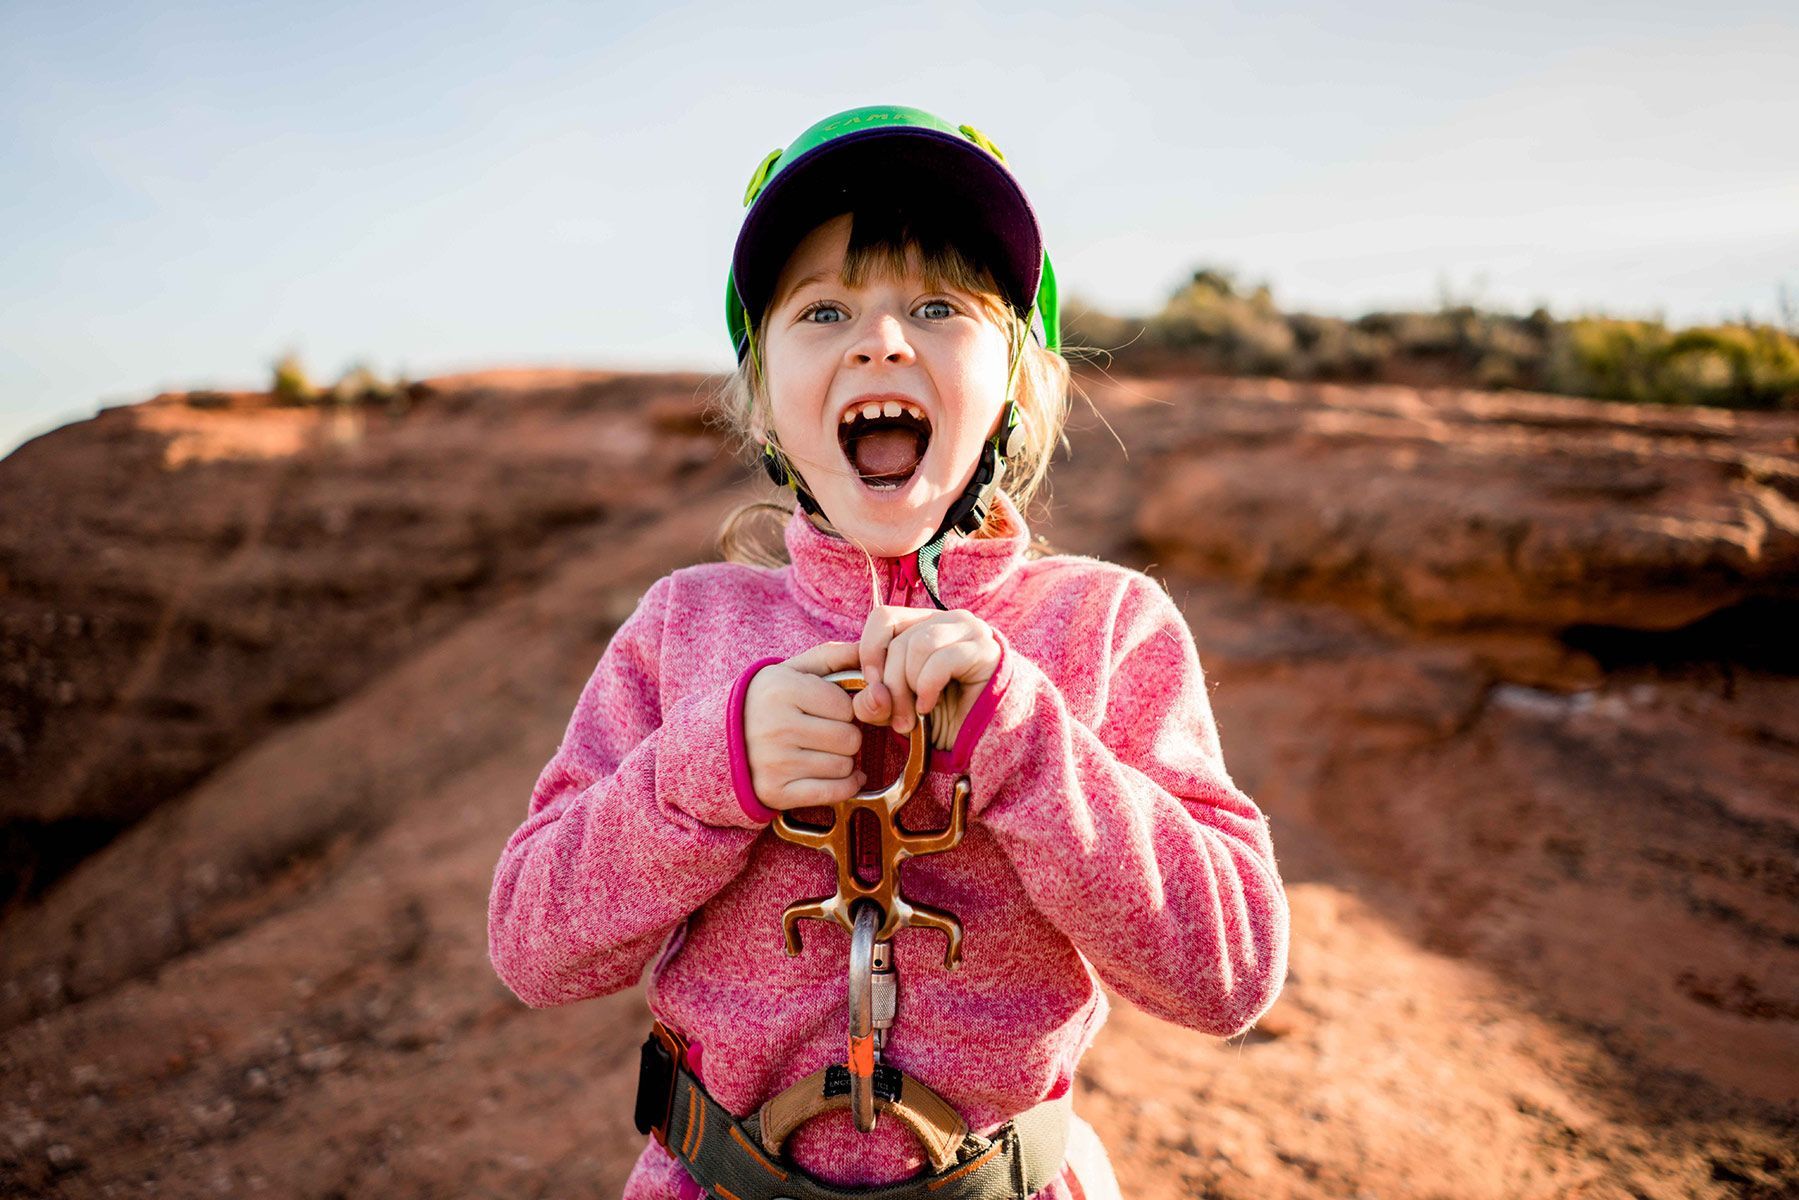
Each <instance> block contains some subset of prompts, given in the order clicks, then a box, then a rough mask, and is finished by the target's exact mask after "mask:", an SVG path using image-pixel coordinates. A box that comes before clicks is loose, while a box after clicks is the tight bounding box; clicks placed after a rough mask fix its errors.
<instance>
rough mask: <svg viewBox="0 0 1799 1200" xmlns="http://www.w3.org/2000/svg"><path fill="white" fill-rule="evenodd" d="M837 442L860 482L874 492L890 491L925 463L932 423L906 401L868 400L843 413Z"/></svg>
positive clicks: (888, 398)
mask: <svg viewBox="0 0 1799 1200" xmlns="http://www.w3.org/2000/svg"><path fill="white" fill-rule="evenodd" d="M837 443H838V445H840V446H842V447H843V456H844V458H846V459H848V460H849V463H850V466H852V467H854V468H855V469H856V474H857V476H859V477H860V478H861V480H862V482H863V483H865V484H867V485H868V486H869V487H871V488H874V489H876V490H877V491H892V490H894V489H896V488H901V487H904V486H905V485H906V482H907V481H908V480H910V479H911V478H912V476H913V475H915V474H917V472H918V467H919V464H920V463H922V462H924V452H925V448H926V447H927V446H929V445H930V444H931V422H930V420H929V419H928V418H927V417H926V416H925V414H924V410H923V409H922V408H919V407H918V406H917V405H915V404H913V403H912V402H911V401H909V400H902V399H898V398H892V397H885V398H882V399H879V400H868V401H866V402H864V403H861V404H852V405H851V406H850V407H849V408H848V409H847V410H846V411H845V412H844V414H843V419H842V420H841V421H839V422H838V424H837Z"/></svg>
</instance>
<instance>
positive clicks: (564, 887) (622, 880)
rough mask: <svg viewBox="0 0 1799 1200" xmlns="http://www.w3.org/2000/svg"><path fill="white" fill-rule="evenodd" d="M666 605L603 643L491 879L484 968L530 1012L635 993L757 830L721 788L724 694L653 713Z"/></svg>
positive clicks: (730, 873) (654, 600)
mask: <svg viewBox="0 0 1799 1200" xmlns="http://www.w3.org/2000/svg"><path fill="white" fill-rule="evenodd" d="M672 591H673V581H672V579H671V578H668V577H665V578H663V579H661V580H659V581H657V583H656V584H655V585H654V586H652V587H651V588H650V590H649V591H648V592H647V593H646V594H645V595H644V598H643V600H642V601H641V602H640V603H639V604H638V606H637V610H636V611H635V612H633V613H632V614H631V617H630V618H629V619H628V620H627V621H626V622H625V623H624V624H623V625H621V626H620V627H619V629H618V632H617V633H616V634H614V635H613V638H612V641H611V642H610V643H609V644H608V645H607V647H606V650H605V653H604V654H603V655H602V656H601V658H600V662H599V666H598V667H597V668H596V669H595V670H594V673H593V676H592V678H591V679H589V680H588V681H587V686H586V687H585V688H584V689H583V690H582V692H581V699H580V702H579V703H578V704H576V706H575V712H574V715H573V717H572V718H570V720H569V724H568V731H567V732H566V733H565V734H564V735H563V738H562V744H561V746H560V747H559V748H558V749H557V751H556V754H555V756H554V757H552V758H551V759H550V761H549V764H548V765H547V766H545V767H544V769H543V772H542V774H541V775H540V776H539V777H538V780H537V785H536V787H535V788H534V789H533V790H532V793H531V804H530V809H529V813H528V815H527V816H526V818H525V822H524V824H522V825H520V826H519V828H518V830H517V832H515V833H514V834H513V835H512V837H511V838H510V839H509V840H508V841H507V843H506V848H505V850H504V851H502V852H501V855H500V862H499V866H498V867H497V868H496V869H495V871H494V881H493V892H492V895H491V896H490V897H489V900H488V910H487V944H488V955H489V957H490V958H491V959H492V961H493V966H494V970H495V971H496V972H498V974H499V976H500V978H501V980H502V981H504V982H505V984H506V986H507V987H509V988H511V989H512V991H513V992H514V993H516V994H517V996H518V997H519V999H521V1000H523V1001H524V1002H525V1003H526V1004H528V1005H530V1006H531V1007H533V1008H545V1007H548V1006H550V1005H555V1004H566V1003H568V1002H570V1001H573V1000H581V999H586V998H588V997H592V996H604V995H607V994H608V993H611V992H616V991H619V990H621V989H623V988H626V987H629V986H630V985H631V984H633V983H635V982H636V981H637V979H638V978H639V977H640V976H641V975H642V973H643V969H644V967H645V965H646V964H647V963H648V962H649V960H650V958H651V956H652V955H654V954H655V952H656V951H657V949H658V948H659V947H660V946H661V945H662V943H663V942H664V940H665V939H666V938H667V937H668V936H669V934H670V933H672V932H673V931H674V929H675V927H676V926H677V925H679V924H680V923H681V921H682V920H683V919H685V918H686V917H687V915H688V914H689V913H691V912H693V911H694V910H695V909H696V908H698V907H699V906H700V905H702V904H704V903H705V902H706V901H707V900H708V899H709V898H711V897H712V895H713V894H714V893H716V892H717V891H718V890H719V889H720V888H722V887H723V886H724V885H725V884H727V883H728V882H730V881H731V879H732V878H734V877H735V876H736V875H737V874H738V872H739V871H741V870H742V869H743V866H744V864H745V862H746V861H747V860H748V857H749V851H750V846H751V844H752V843H753V842H754V841H755V839H756V835H757V833H758V832H759V831H760V829H761V828H762V826H761V825H760V824H759V823H758V822H756V821H755V820H754V819H753V818H751V817H750V816H749V815H748V814H747V813H745V812H744V811H743V809H742V807H741V806H740V805H739V803H738V801H737V797H736V794H735V792H734V791H733V788H732V777H731V763H730V758H729V751H728V746H727V736H726V715H727V714H726V705H727V701H728V699H729V696H730V690H731V689H730V685H729V684H725V685H722V686H719V687H716V688H712V689H709V690H701V691H697V692H695V693H694V694H691V695H687V696H684V697H682V698H681V699H680V700H679V702H677V703H674V704H672V705H671V706H670V707H668V708H667V709H666V710H664V708H663V702H664V689H663V687H662V680H661V645H662V630H663V626H664V622H665V617H666V613H667V608H668V604H669V600H670V596H671V593H672Z"/></svg>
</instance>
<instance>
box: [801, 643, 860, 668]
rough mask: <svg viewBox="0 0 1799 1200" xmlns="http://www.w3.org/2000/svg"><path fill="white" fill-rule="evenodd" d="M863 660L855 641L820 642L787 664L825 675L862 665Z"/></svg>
mask: <svg viewBox="0 0 1799 1200" xmlns="http://www.w3.org/2000/svg"><path fill="white" fill-rule="evenodd" d="M861 662H862V660H861V657H860V652H859V650H858V648H857V645H856V643H855V642H820V643H819V644H818V645H816V646H814V647H812V648H811V649H810V650H804V651H801V652H800V653H798V654H796V655H794V656H793V657H792V658H790V659H788V660H787V662H786V664H785V665H786V666H789V667H792V668H793V669H794V670H796V671H804V672H806V674H808V675H819V676H824V675H829V674H831V673H832V672H835V671H847V670H849V669H850V668H851V667H855V666H860V665H861Z"/></svg>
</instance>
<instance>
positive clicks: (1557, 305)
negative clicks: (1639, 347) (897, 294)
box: [0, 0, 1799, 453]
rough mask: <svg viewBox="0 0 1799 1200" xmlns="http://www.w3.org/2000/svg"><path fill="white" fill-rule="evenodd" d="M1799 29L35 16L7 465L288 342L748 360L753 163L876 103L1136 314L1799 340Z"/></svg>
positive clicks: (296, 10) (1753, 18) (1414, 8)
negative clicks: (1625, 324) (1750, 323)
mask: <svg viewBox="0 0 1799 1200" xmlns="http://www.w3.org/2000/svg"><path fill="white" fill-rule="evenodd" d="M1570 8H1572V9H1573V11H1572V12H1571V11H1569V9H1570ZM1795 13H1799V9H1796V8H1795V7H1794V6H1793V5H1791V4H1790V3H1787V4H1781V3H1738V2H1734V0H1723V2H1720V3H1710V4H1703V5H1691V4H1673V3H1665V2H1661V0H1645V2H1642V3H1588V4H1584V5H1576V6H1568V5H1565V4H1561V3H1557V4H1550V3H1529V2H1523V3H1507V4H1492V5H1474V4H1422V3H1395V2H1391V0H1369V2H1368V3H1366V4H1363V5H1358V6H1349V5H1341V4H1324V3H1319V2H1313V3H1306V4H1291V5H1278V4H1259V5H1254V6H1251V5H1242V6H1236V5H1229V6H1227V5H1221V4H1210V3H1181V4H1136V5H1133V6H1130V7H1126V8H1119V9H1114V10H1111V11H1108V12H1089V11H1083V10H1080V9H1076V8H1073V7H1071V6H1067V5H1063V4H1057V3H1045V4H1034V5H1019V6H1016V7H1010V8H1000V7H998V6H975V5H969V4H938V3H922V2H921V3H916V4H911V5H906V6H894V7H889V6H886V5H877V4H857V5H840V6H821V5H811V6H803V7H795V8H789V7H786V6H772V5H766V4H764V5H744V4H734V5H727V4H723V3H705V4H691V5H681V4H671V5H667V6H665V7H660V8H658V7H653V6H649V5H643V6H637V8H636V9H634V10H631V11H624V12H622V13H621V11H619V10H618V9H617V8H616V7H615V6H612V5H604V6H602V5H599V4H595V3H592V2H588V3H563V4H556V3H537V2H534V0H513V2H511V3H505V4H499V3H496V4H451V3H431V4H426V3H409V2H384V0H368V2H365V3H358V4H336V3H313V4H308V5H295V4H281V5H272V4H255V3H245V2H244V0H235V2H233V3H207V4H109V3H104V2H95V3H82V4H68V3H31V4H20V3H15V2H13V0H0V267H3V270H0V453H4V452H6V451H8V450H10V449H12V448H13V447H14V446H16V445H17V444H18V443H19V442H20V441H22V440H24V439H25V438H27V437H30V436H33V435H35V434H37V433H40V432H43V431H44V430H46V429H49V428H52V427H54V426H55V425H57V424H60V423H62V422H64V421H68V420H72V419H77V418H80V417H83V416H87V415H89V414H91V413H92V412H93V411H94V410H95V408H96V407H97V406H98V405H100V404H103V403H120V402H124V401H129V400H135V399H141V398H143V397H146V396H149V395H151V394H153V393H155V392H157V391H159V390H164V389H169V388H189V387H205V386H218V387H255V386H261V385H263V384H264V383H265V382H266V380H267V378H268V366H269V363H270V362H271V361H272V360H273V359H275V358H276V357H278V356H279V355H280V354H281V353H283V352H284V351H286V350H290V349H291V350H296V351H298V352H299V353H300V354H301V356H302V357H303V359H304V360H305V362H306V363H307V364H308V366H309V367H310V369H311V370H312V372H313V374H314V376H315V377H317V378H320V379H323V380H329V379H331V378H334V377H335V376H336V375H337V374H338V373H339V372H341V371H342V370H343V369H344V368H345V367H347V366H348V365H350V364H351V363H353V362H357V361H364V362H367V363H368V364H370V365H371V366H373V367H374V368H375V369H376V370H378V371H380V372H382V373H384V374H391V373H394V372H399V371H404V372H406V373H408V374H410V375H411V376H413V377H419V376H423V375H428V374H434V373H440V372H443V371H448V370H454V369H462V368H468V367H477V366H491V365H502V364H543V365H587V366H602V367H650V368H662V367H692V368H697V369H703V370H722V369H724V368H725V367H726V366H727V365H728V364H729V362H730V361H731V359H730V350H729V343H728V340H727V338H726V335H725V331H724V319H723V315H722V313H723V299H722V297H723V291H724V278H725V271H726V266H727V261H728V257H729V253H730V247H731V243H732V240H733V239H734V237H735V235H736V230H737V224H738V222H739V220H740V219H741V215H742V209H741V207H740V201H741V197H742V192H743V186H744V183H745V181H746V180H747V178H748V176H749V173H750V171H751V169H752V168H753V167H754V166H755V165H756V163H757V162H758V161H759V160H760V159H761V157H762V156H763V155H764V154H765V153H766V152H767V151H768V150H770V149H773V148H774V147H776V146H780V145H785V144H786V143H787V142H788V141H790V140H791V139H792V138H793V137H794V135H796V134H797V133H798V132H799V131H800V130H801V129H803V128H804V127H805V126H806V125H808V124H810V123H811V122H813V121H814V120H816V119H818V118H819V117H822V116H824V115H826V114H828V113H830V112H833V111H836V110H838V109H841V108H847V107H851V106H854V105H858V104H874V103H900V104H911V105H915V106H917V107H921V108H926V109H929V110H931V111H934V112H936V113H938V114H940V115H942V116H944V117H947V118H949V119H950V120H952V121H956V122H962V121H967V122H969V123H972V124H974V125H977V126H979V127H980V128H981V129H982V130H984V131H985V132H986V133H987V134H988V135H989V136H990V137H991V138H992V139H993V140H994V141H995V142H996V143H998V145H999V146H1000V147H1001V148H1002V149H1003V150H1004V151H1005V152H1006V154H1007V157H1008V159H1009V160H1010V162H1011V164H1012V166H1013V168H1014V169H1015V171H1016V172H1017V173H1018V175H1019V177H1020V178H1021V180H1022V181H1023V183H1024V185H1025V188H1026V190H1027V191H1028V192H1029V193H1030V195H1031V198H1032V201H1033V203H1034V204H1035V206H1036V208H1037V210H1038V213H1039V216H1040V217H1041V219H1042V221H1043V224H1044V227H1045V231H1046V235H1047V238H1048V242H1049V248H1050V253H1051V256H1052V257H1053V258H1054V259H1055V260H1056V265H1057V268H1058V272H1059V274H1060V276H1061V279H1062V282H1063V287H1064V290H1065V291H1073V292H1076V293H1079V294H1081V295H1084V296H1087V297H1089V298H1091V299H1093V300H1096V301H1098V302H1100V303H1101V305H1102V306H1104V307H1107V308H1110V309H1113V310H1115V311H1121V312H1147V311H1153V310H1154V309H1156V308H1158V307H1159V306H1160V304H1161V302H1162V301H1163V300H1164V299H1165V298H1166V296H1167V294H1168V292H1169V291H1170V290H1171V289H1172V288H1173V287H1175V286H1176V285H1177V284H1178V283H1179V282H1180V281H1181V280H1183V279H1184V278H1185V277H1186V276H1187V275H1188V274H1189V273H1190V271H1191V270H1192V269H1193V268H1194V267H1195V266H1198V265H1202V264H1212V265H1220V266H1225V267H1229V268H1233V269H1235V270H1237V271H1238V272H1239V273H1240V274H1241V275H1243V276H1244V277H1246V278H1248V279H1250V280H1266V281H1267V282H1269V283H1270V284H1271V285H1272V286H1273V287H1274V290H1275V296H1276V299H1277V300H1278V301H1279V302H1280V303H1281V304H1282V305H1283V306H1284V307H1286V308H1288V309H1290V310H1298V309H1309V310H1311V311H1316V312H1330V313H1336V314H1340V315H1346V316H1348V315H1357V314H1360V313H1362V312H1366V311H1369V310H1371V309H1374V308H1379V307H1432V306H1435V305H1436V304H1437V303H1438V302H1439V301H1440V299H1441V298H1442V297H1443V296H1444V295H1445V294H1446V293H1447V294H1448V295H1450V296H1452V297H1453V298H1455V299H1457V300H1470V301H1473V302H1476V303H1480V304H1483V305H1486V306H1489V307H1495V308H1502V309H1505V308H1509V309H1513V310H1517V311H1523V310H1526V309H1528V308H1530V307H1532V306H1534V305H1535V304H1538V303H1546V304H1548V305H1549V306H1550V308H1551V309H1552V310H1553V311H1555V312H1557V313H1558V314H1562V315H1569V314H1572V313H1576V312H1581V311H1607V312H1615V313H1619V314H1624V315H1631V314H1660V315H1662V316H1664V317H1666V318H1667V319H1670V320H1673V321H1677V322H1682V323H1687V322H1695V321H1712V320H1719V319H1723V318H1727V317H1738V316H1742V315H1744V314H1750V315H1753V316H1756V317H1758V318H1761V319H1777V318H1778V316H1779V297H1780V295H1781V292H1780V289H1781V287H1782V285H1784V286H1785V287H1786V289H1787V292H1788V294H1789V295H1790V296H1791V297H1792V301H1793V303H1794V304H1795V305H1799V149H1795V139H1794V136H1793V130H1794V127H1795V121H1796V118H1799V70H1795V69H1794V66H1793V64H1794V63H1799V16H1796V15H1795Z"/></svg>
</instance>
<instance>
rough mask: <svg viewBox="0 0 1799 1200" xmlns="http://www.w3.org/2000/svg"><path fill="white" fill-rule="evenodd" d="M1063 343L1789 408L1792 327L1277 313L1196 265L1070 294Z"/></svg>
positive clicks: (1157, 357) (1295, 369) (1312, 369)
mask: <svg viewBox="0 0 1799 1200" xmlns="http://www.w3.org/2000/svg"><path fill="white" fill-rule="evenodd" d="M1064 330H1065V335H1066V340H1067V341H1068V342H1070V343H1071V344H1074V345H1077V346H1086V347H1098V348H1100V349H1104V350H1108V351H1113V352H1115V353H1116V354H1117V356H1118V357H1119V359H1120V360H1122V361H1124V362H1126V363H1128V362H1130V361H1131V360H1132V359H1133V358H1140V359H1143V360H1146V361H1151V362H1156V363H1161V362H1165V361H1166V360H1167V359H1169V358H1171V357H1172V358H1174V359H1177V360H1188V361H1191V362H1192V363H1194V364H1196V365H1198V366H1200V367H1201V368H1202V369H1208V370H1222V371H1228V372H1233V373H1238V374H1255V375H1280V376H1285V377H1288V378H1294V379H1343V380H1380V381H1388V382H1399V383H1445V384H1452V385H1460V386H1466V387H1479V388H1484V389H1503V388H1534V389H1538V390H1545V391H1555V392H1562V393H1565V394H1567V395H1574V396H1590V397H1593V398H1596V399H1606V400H1627V401H1633V402H1637V403H1657V404H1711V405H1720V406H1725V407H1731V408H1789V409H1799V338H1796V337H1795V332H1799V327H1796V329H1795V330H1794V331H1788V330H1782V329H1780V328H1777V327H1775V326H1771V325H1757V324H1753V323H1747V322H1745V323H1741V324H1727V325H1718V326H1705V327H1698V328H1692V329H1685V330H1670V329H1668V328H1667V327H1666V326H1664V325H1663V324H1662V323H1661V322H1659V321H1628V320H1618V319H1614V318H1609V317H1580V318H1576V319H1574V320H1570V321H1558V320H1556V319H1555V318H1554V317H1553V316H1551V315H1550V313H1549V311H1548V310H1547V309H1545V308H1541V307H1539V308H1536V309H1535V310H1533V311H1532V312H1530V313H1529V314H1528V315H1526V316H1522V317H1520V316H1514V315H1511V314H1507V313H1493V312H1484V311H1482V310H1480V309H1477V308H1475V307H1473V306H1472V305H1466V304H1457V305H1445V306H1444V307H1443V308H1442V309H1440V310H1438V311H1435V312H1376V313H1369V314H1367V315H1365V316H1362V317H1359V318H1357V319H1355V320H1353V321H1351V320H1344V319H1343V318H1340V317H1327V316H1319V315H1315V314H1310V313H1284V312H1282V311H1281V310H1280V308H1279V306H1278V305H1276V304H1275V302H1274V297H1273V295H1272V294H1271V293H1270V291H1269V289H1268V288H1267V286H1266V285H1258V286H1256V287H1245V286H1244V285H1243V284H1242V283H1241V282H1240V281H1239V280H1238V278H1237V277H1236V275H1235V274H1233V273H1232V272H1230V271H1226V270H1221V269H1219V268H1216V267H1201V268H1199V269H1198V270H1196V271H1194V272H1193V274H1192V276H1191V278H1189V279H1188V281H1187V282H1186V283H1184V284H1182V285H1181V286H1180V288H1178V289H1177V290H1176V291H1175V292H1174V294H1173V295H1171V296H1170V297H1169V298H1168V302H1167V303H1166V304H1164V305H1163V307H1162V310H1161V311H1160V312H1158V313H1155V314H1153V315H1151V316H1148V317H1119V316H1113V315H1109V314H1107V313H1104V312H1100V311H1099V310H1097V309H1095V308H1094V307H1092V306H1091V305H1088V304H1083V303H1081V302H1079V301H1074V302H1071V303H1070V305H1069V306H1068V311H1067V314H1066V316H1065V319H1064Z"/></svg>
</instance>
